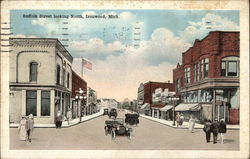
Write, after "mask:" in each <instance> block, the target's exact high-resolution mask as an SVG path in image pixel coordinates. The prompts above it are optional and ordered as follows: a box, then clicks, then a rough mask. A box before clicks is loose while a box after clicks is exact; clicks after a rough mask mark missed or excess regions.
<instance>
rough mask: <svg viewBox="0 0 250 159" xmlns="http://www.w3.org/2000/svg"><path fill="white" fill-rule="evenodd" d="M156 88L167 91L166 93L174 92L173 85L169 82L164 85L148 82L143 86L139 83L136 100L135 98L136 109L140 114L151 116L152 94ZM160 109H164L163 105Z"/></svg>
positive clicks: (162, 83)
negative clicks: (136, 102)
mask: <svg viewBox="0 0 250 159" xmlns="http://www.w3.org/2000/svg"><path fill="white" fill-rule="evenodd" d="M158 88H162V89H163V90H165V89H168V91H174V90H175V88H174V84H173V83H170V82H168V83H164V82H152V81H149V82H147V83H145V84H143V83H141V84H140V87H139V88H138V98H137V101H138V108H139V111H140V113H143V114H146V115H150V116H151V115H152V109H153V108H154V103H153V99H152V96H153V93H155V90H156V89H158ZM162 107H164V104H162ZM162 107H159V108H162ZM157 108H158V107H157Z"/></svg>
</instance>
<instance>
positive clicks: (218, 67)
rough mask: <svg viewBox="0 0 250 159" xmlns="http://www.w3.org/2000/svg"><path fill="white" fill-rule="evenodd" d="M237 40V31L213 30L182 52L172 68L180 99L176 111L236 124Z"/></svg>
mask: <svg viewBox="0 0 250 159" xmlns="http://www.w3.org/2000/svg"><path fill="white" fill-rule="evenodd" d="M239 42H240V38H239V32H224V31H213V32H210V33H209V34H208V35H207V36H206V37H205V38H204V39H202V40H195V42H194V45H193V46H192V47H190V48H189V49H188V50H187V51H186V52H184V53H182V64H181V65H180V64H179V63H178V64H177V67H176V68H175V69H174V70H173V81H174V84H175V91H176V94H178V95H181V99H182V101H181V104H180V105H178V106H177V107H176V110H177V111H182V112H183V113H184V114H185V113H186V117H187V116H188V115H189V114H190V113H191V112H192V113H194V114H195V115H196V117H197V118H198V119H200V120H204V119H212V120H214V119H215V118H219V119H221V118H224V119H225V120H226V121H227V122H229V123H234V124H237V123H239V108H240V104H239V90H240V88H239V71H240V69H239V66H240V64H239V63H240V59H239V54H240V53H239ZM187 118H188V117H187Z"/></svg>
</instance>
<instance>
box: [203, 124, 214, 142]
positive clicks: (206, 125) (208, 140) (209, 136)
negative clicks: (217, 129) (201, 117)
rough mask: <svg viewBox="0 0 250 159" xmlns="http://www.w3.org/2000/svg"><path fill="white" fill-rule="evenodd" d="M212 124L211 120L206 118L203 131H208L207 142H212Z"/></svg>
mask: <svg viewBox="0 0 250 159" xmlns="http://www.w3.org/2000/svg"><path fill="white" fill-rule="evenodd" d="M211 125H212V122H211V120H206V121H205V125H204V128H203V131H204V132H205V133H206V141H207V143H208V142H210V138H211Z"/></svg>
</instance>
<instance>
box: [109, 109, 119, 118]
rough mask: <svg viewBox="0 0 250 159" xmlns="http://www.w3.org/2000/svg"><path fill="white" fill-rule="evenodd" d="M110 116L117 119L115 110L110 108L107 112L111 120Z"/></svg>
mask: <svg viewBox="0 0 250 159" xmlns="http://www.w3.org/2000/svg"><path fill="white" fill-rule="evenodd" d="M112 116H113V117H115V118H116V117H117V111H116V109H115V108H112V109H111V110H110V112H109V118H111V117H112Z"/></svg>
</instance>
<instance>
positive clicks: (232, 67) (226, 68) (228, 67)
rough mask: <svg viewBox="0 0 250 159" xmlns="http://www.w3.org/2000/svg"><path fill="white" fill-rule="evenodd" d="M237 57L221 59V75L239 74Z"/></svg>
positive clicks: (232, 75) (233, 75)
mask: <svg viewBox="0 0 250 159" xmlns="http://www.w3.org/2000/svg"><path fill="white" fill-rule="evenodd" d="M239 63H240V62H239V57H235V56H230V57H225V58H223V59H222V60H221V72H220V73H221V76H229V77H230V76H231V77H235V76H239Z"/></svg>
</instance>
